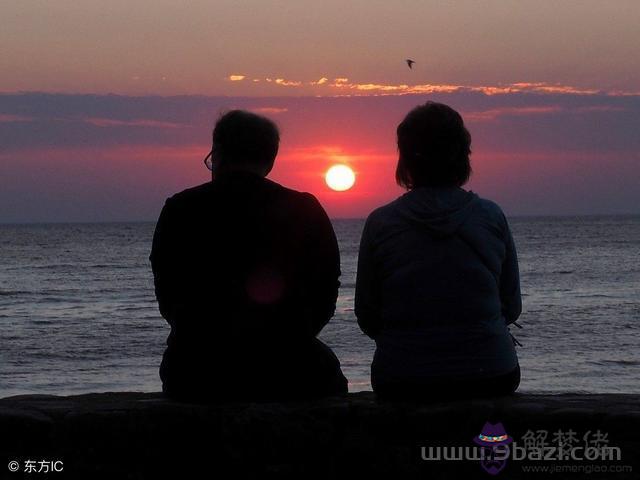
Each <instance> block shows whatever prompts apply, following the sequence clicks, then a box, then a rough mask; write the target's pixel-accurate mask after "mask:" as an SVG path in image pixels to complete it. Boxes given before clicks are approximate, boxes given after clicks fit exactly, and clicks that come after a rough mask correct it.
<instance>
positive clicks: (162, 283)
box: [149, 199, 176, 325]
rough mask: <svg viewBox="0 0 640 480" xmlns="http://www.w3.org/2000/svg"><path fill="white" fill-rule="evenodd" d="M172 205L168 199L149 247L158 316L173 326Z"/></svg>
mask: <svg viewBox="0 0 640 480" xmlns="http://www.w3.org/2000/svg"><path fill="white" fill-rule="evenodd" d="M173 210H174V209H173V204H172V201H171V199H168V200H167V201H166V202H165V204H164V207H162V211H161V212H160V217H159V218H158V222H157V223H156V229H155V232H154V234H153V243H152V246H151V255H150V256H149V260H150V261H151V269H152V271H153V284H154V287H155V294H156V299H157V300H158V307H159V310H160V314H161V315H162V316H163V317H164V318H165V320H167V322H168V323H169V324H170V325H173V315H172V312H173V310H174V294H175V292H174V281H175V258H174V256H175V254H176V251H175V249H174V245H175V234H176V232H175V231H174V226H173V220H174V218H173V217H174V213H173Z"/></svg>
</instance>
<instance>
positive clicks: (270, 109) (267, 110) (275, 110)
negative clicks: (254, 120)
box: [249, 107, 289, 115]
mask: <svg viewBox="0 0 640 480" xmlns="http://www.w3.org/2000/svg"><path fill="white" fill-rule="evenodd" d="M249 110H251V111H252V112H256V113H266V114H272V115H276V114H278V113H285V112H288V111H289V109H288V108H284V107H256V108H249Z"/></svg>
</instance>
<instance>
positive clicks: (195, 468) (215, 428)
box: [0, 392, 640, 479]
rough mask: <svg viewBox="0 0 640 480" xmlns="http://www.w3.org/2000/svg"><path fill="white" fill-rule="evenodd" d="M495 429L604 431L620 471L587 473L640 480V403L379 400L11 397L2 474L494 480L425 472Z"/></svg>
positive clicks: (0, 416)
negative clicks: (35, 466) (46, 467)
mask: <svg viewBox="0 0 640 480" xmlns="http://www.w3.org/2000/svg"><path fill="white" fill-rule="evenodd" d="M488 420H489V421H492V422H497V421H499V422H502V423H503V425H504V426H505V428H506V430H507V432H508V433H509V435H511V436H512V437H513V438H515V439H516V441H519V439H520V438H521V437H522V436H523V435H524V434H525V432H526V431H527V430H533V431H536V430H547V431H548V432H549V438H550V437H551V435H552V434H553V432H555V431H557V430H563V431H567V430H569V429H572V430H574V431H575V432H577V434H578V436H579V437H582V435H584V434H585V433H586V432H587V431H591V432H595V431H596V430H598V429H599V430H600V431H601V432H603V433H606V434H608V440H609V444H610V445H611V446H618V447H620V448H621V452H622V461H620V462H613V463H612V462H608V463H606V462H604V463H603V462H600V463H597V462H590V463H593V464H598V465H614V464H619V465H631V466H632V467H633V470H634V472H627V473H615V474H613V473H608V474H603V475H602V476H599V474H591V475H589V476H588V478H591V479H595V478H614V479H618V478H620V479H623V478H638V475H639V472H640V467H639V466H638V465H637V464H636V462H637V461H638V460H637V459H640V434H639V433H638V432H640V395H632V394H629V395H625V394H602V395H600V394H564V395H534V394H516V395H513V396H511V397H502V398H491V399H477V400H466V401H455V402H439V403H432V404H416V403H411V402H384V401H378V400H377V399H376V398H375V396H374V395H373V394H372V393H371V392H362V393H355V394H349V395H348V396H346V397H343V398H342V397H341V398H328V399H323V400H317V401H308V402H292V403H233V404H216V405H195V404H186V403H179V402H175V401H171V400H168V399H166V398H164V397H163V396H162V394H159V393H134V392H123V393H95V394H87V395H77V396H69V397H62V396H49V395H23V396H15V397H8V398H4V399H0V460H3V461H5V460H6V461H5V462H4V465H0V478H4V477H3V475H8V476H7V478H21V477H20V476H19V475H20V474H9V473H8V472H7V470H5V469H6V466H5V465H7V463H8V461H9V460H18V461H20V462H24V460H26V459H48V460H53V459H62V460H63V461H64V469H65V471H64V474H60V475H58V474H56V475H58V476H57V477H55V478H63V476H64V477H65V478H67V477H68V478H91V479H94V478H132V479H138V478H140V479H142V478H163V477H165V476H166V475H167V474H168V473H172V474H174V475H179V477H176V478H190V477H189V476H188V474H195V473H197V472H206V473H208V475H207V477H211V478H215V477H220V474H222V473H225V472H230V473H229V474H228V475H224V476H223V478H264V477H265V476H276V477H301V478H333V477H336V476H338V475H340V476H341V477H342V476H345V475H357V476H358V477H363V476H370V477H373V478H379V477H380V476H381V475H391V476H392V477H393V478H427V477H426V476H425V475H427V476H428V478H450V477H451V476H452V475H454V476H455V477H456V478H457V477H458V476H459V475H460V476H461V477H460V478H476V477H480V476H482V475H484V476H485V477H487V475H486V474H485V473H484V472H483V471H481V469H480V466H479V463H478V462H477V461H464V462H453V461H449V462H433V461H424V460H422V459H421V447H422V446H436V445H449V446H462V447H464V446H472V445H473V443H471V440H472V439H473V438H474V436H476V435H477V434H478V433H480V429H481V428H482V426H483V425H484V423H485V422H486V421H488ZM528 463H529V464H530V463H531V462H528ZM569 463H570V462H563V463H562V464H563V465H566V464H569ZM581 463H586V462H573V463H571V464H572V465H580V464H581ZM537 464H538V465H542V464H545V462H538V463H537ZM521 465H522V464H521V463H520V462H516V461H511V462H510V463H509V464H508V465H507V467H506V470H505V471H504V472H501V474H500V475H501V476H502V475H504V476H505V478H532V474H531V473H524V472H523V471H522V468H521ZM507 472H508V473H507ZM33 475H35V474H33ZM634 475H635V476H634ZM554 476H555V477H556V478H563V477H562V476H561V475H559V474H557V473H556V474H554ZM581 476H582V475H581V474H576V473H573V474H568V477H570V478H580V477H581ZM25 477H26V475H25ZM34 478H35V477H34ZM489 478H490V477H489Z"/></svg>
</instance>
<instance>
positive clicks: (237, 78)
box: [227, 75, 247, 82]
mask: <svg viewBox="0 0 640 480" xmlns="http://www.w3.org/2000/svg"><path fill="white" fill-rule="evenodd" d="M245 78H247V77H246V76H245V75H229V76H228V77H227V80H229V81H231V82H240V81H242V80H244V79H245Z"/></svg>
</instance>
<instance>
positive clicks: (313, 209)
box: [305, 194, 340, 336]
mask: <svg viewBox="0 0 640 480" xmlns="http://www.w3.org/2000/svg"><path fill="white" fill-rule="evenodd" d="M309 201H310V204H309V207H310V208H309V209H308V214H309V218H307V219H305V221H306V222H307V225H308V226H309V228H308V229H307V235H306V243H307V246H306V248H305V255H306V256H307V258H308V261H307V267H306V270H307V271H306V272H305V276H306V279H307V280H306V284H307V285H306V287H305V290H306V298H307V303H308V305H306V307H307V311H308V312H309V313H308V317H309V321H310V328H311V333H312V334H313V335H314V336H316V335H318V333H320V331H321V330H322V329H323V328H324V326H325V325H326V324H327V323H328V322H329V320H330V319H331V317H332V316H333V314H334V313H335V310H336V301H337V299H338V288H339V287H340V281H339V278H340V251H339V249H338V240H337V239H336V234H335V232H334V230H333V225H332V224H331V221H330V220H329V217H328V216H327V213H326V212H325V211H324V208H322V206H321V205H320V202H318V200H317V199H316V198H315V197H314V196H313V195H310V194H309Z"/></svg>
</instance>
